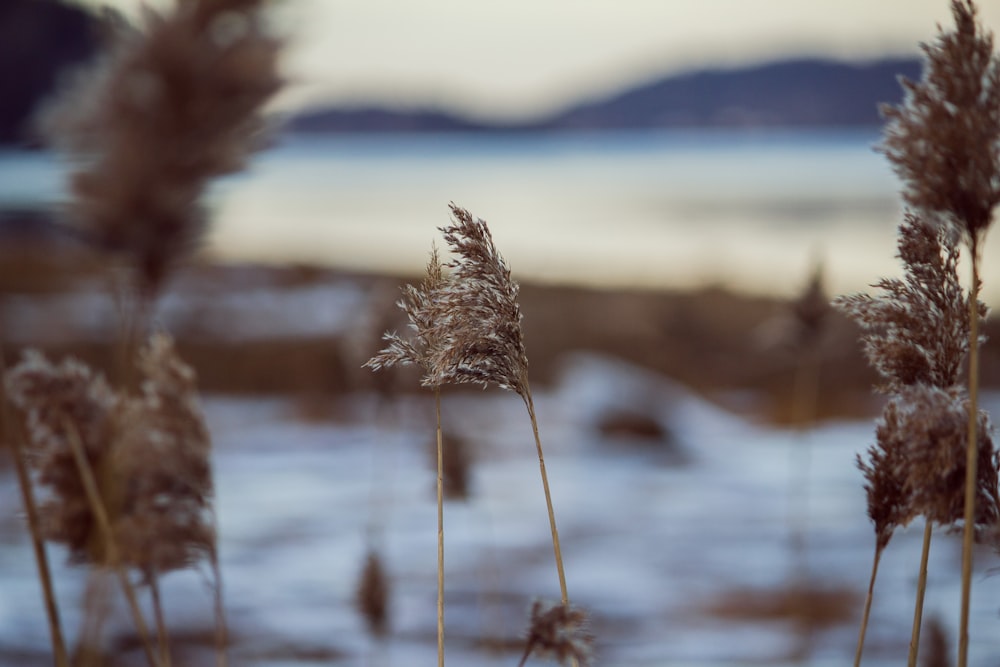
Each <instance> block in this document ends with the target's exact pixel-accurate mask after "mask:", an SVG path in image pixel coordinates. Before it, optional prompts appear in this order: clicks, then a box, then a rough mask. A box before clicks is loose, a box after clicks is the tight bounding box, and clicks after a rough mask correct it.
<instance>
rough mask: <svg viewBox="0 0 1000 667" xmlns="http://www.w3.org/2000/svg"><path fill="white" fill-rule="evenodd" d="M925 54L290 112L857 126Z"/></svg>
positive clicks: (632, 125)
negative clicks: (534, 107)
mask: <svg viewBox="0 0 1000 667" xmlns="http://www.w3.org/2000/svg"><path fill="white" fill-rule="evenodd" d="M920 66H921V65H920V60H918V59H916V58H893V59H885V60H878V61H874V62H870V63H865V64H853V63H844V62H837V61H830V60H821V59H796V60H785V61H779V62H773V63H768V64H764V65H756V66H751V67H744V68H738V69H706V70H699V71H694V72H688V73H683V74H679V75H673V76H668V77H665V78H662V79H659V80H656V81H652V82H650V83H646V84H642V85H640V86H637V87H634V88H630V89H628V90H625V91H623V92H620V93H617V94H614V95H611V96H608V97H606V98H604V99H600V100H596V101H590V102H585V103H582V104H579V105H575V106H572V107H570V108H568V109H566V110H564V111H560V112H558V113H556V114H554V115H552V116H551V117H549V118H544V119H541V120H538V121H534V122H530V123H523V124H512V125H502V124H490V123H487V122H477V121H472V120H469V119H465V118H462V117H460V116H458V115H455V114H452V113H449V112H447V111H444V110H440V109H435V110H431V109H412V110H407V109H386V108H379V107H374V106H373V107H366V108H360V107H359V108H352V109H338V108H328V109H320V110H314V111H310V112H307V113H304V114H301V115H299V116H297V117H295V118H293V119H291V121H290V127H291V129H292V130H295V131H306V132H452V131H462V132H496V131H541V130H613V129H637V128H671V127H701V128H708V127H849V126H865V125H878V124H879V123H880V122H881V119H880V116H879V111H878V107H879V105H880V104H883V103H892V104H896V103H898V102H899V101H900V100H901V99H902V95H903V90H902V87H901V86H900V85H899V77H900V76H905V77H907V78H910V79H916V78H919V76H920Z"/></svg>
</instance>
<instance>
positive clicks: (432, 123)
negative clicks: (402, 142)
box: [287, 107, 492, 133]
mask: <svg viewBox="0 0 1000 667" xmlns="http://www.w3.org/2000/svg"><path fill="white" fill-rule="evenodd" d="M287 127H288V129H290V130H292V131H293V132H373V133H374V132H380V133H397V132H483V131H488V130H490V129H491V128H492V126H490V125H488V124H484V123H476V122H473V121H471V120H466V119H464V118H461V117H460V116H457V115H452V114H449V113H448V112H445V111H436V110H425V109H421V110H400V109H384V108H381V107H356V108H349V109H322V110H319V111H312V112H308V113H304V114H300V115H297V116H294V117H292V118H291V119H290V120H289V122H288V124H287Z"/></svg>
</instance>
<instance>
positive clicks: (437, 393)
mask: <svg viewBox="0 0 1000 667" xmlns="http://www.w3.org/2000/svg"><path fill="white" fill-rule="evenodd" d="M434 407H435V410H436V412H437V513H438V516H437V519H438V536H437V537H438V539H437V556H438V559H437V577H438V581H437V584H438V599H437V639H438V667H444V440H443V438H442V436H441V387H434Z"/></svg>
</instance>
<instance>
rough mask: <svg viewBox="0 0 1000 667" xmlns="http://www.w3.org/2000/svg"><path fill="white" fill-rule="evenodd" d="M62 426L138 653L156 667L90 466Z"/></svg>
mask: <svg viewBox="0 0 1000 667" xmlns="http://www.w3.org/2000/svg"><path fill="white" fill-rule="evenodd" d="M64 426H65V428H66V432H67V434H68V436H67V440H69V445H70V449H72V450H73V458H74V459H75V460H76V466H77V470H78V471H79V473H80V480H81V481H82V482H83V488H84V490H85V492H86V494H87V500H88V502H89V503H90V511H91V512H93V514H94V519H95V520H96V522H97V524H98V526H99V527H100V530H101V532H102V533H103V535H104V547H105V549H106V551H107V556H108V561H109V562H110V564H111V566H112V567H113V568H114V570H115V572H116V574H117V575H118V580H119V582H120V583H121V586H122V591H124V593H125V598H126V600H127V601H128V605H129V610H130V611H131V613H132V618H133V620H134V621H135V627H136V631H137V632H138V633H139V639H140V641H141V644H142V649H143V651H144V652H145V654H146V659H147V660H148V661H149V664H150V665H151V666H152V667H157V666H158V664H159V663H158V662H157V660H156V656H155V654H154V651H153V646H152V644H151V642H150V640H149V628H148V626H147V625H146V621H145V620H144V619H143V617H142V611H141V610H140V609H139V601H138V600H137V599H136V596H135V589H134V588H133V587H132V584H131V582H129V580H128V576H127V575H126V574H125V569H124V568H123V567H122V564H121V559H120V558H119V557H118V547H117V545H116V544H115V540H114V534H113V533H112V531H111V521H110V519H109V518H108V513H107V511H106V510H105V508H104V503H103V502H102V501H101V494H100V490H99V489H98V487H97V480H96V479H94V472H93V470H91V468H90V464H89V463H88V462H87V457H86V455H84V453H83V445H82V443H81V442H80V436H79V434H78V433H77V432H76V429H75V428H74V427H73V425H72V424H70V423H69V422H68V421H66V422H64Z"/></svg>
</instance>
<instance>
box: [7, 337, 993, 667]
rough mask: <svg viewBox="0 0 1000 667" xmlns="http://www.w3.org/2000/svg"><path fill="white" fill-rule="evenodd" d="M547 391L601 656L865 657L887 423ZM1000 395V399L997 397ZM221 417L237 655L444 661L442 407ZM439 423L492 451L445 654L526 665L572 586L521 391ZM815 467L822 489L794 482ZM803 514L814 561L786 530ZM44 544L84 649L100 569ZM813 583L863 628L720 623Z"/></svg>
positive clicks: (453, 550)
mask: <svg viewBox="0 0 1000 667" xmlns="http://www.w3.org/2000/svg"><path fill="white" fill-rule="evenodd" d="M535 398H536V406H537V410H538V417H539V423H540V430H541V436H542V440H543V442H544V444H545V447H546V466H547V469H548V472H549V475H550V482H551V486H552V496H553V501H554V504H555V511H556V518H557V521H558V524H559V530H560V537H561V540H562V551H563V555H564V559H565V564H566V575H567V580H568V587H569V593H570V597H571V598H572V599H573V601H574V602H575V603H576V604H579V605H581V606H583V607H586V608H587V609H589V610H590V612H591V615H592V626H593V630H594V632H595V634H596V635H597V655H598V659H597V661H596V664H600V665H621V666H634V667H641V666H645V665H658V666H671V665H676V666H678V667H680V666H685V665H705V666H708V665H711V666H713V667H722V666H725V665H775V666H783V665H793V664H803V665H816V666H825V665H849V664H850V663H851V660H852V659H853V655H854V648H855V642H856V637H857V623H858V620H859V618H860V612H861V603H862V601H863V593H864V590H865V587H866V585H867V581H868V574H869V570H870V566H871V558H872V547H873V542H874V537H873V531H872V529H871V526H870V524H869V522H868V519H867V517H866V515H865V498H864V492H863V490H862V479H861V475H860V473H859V472H858V471H857V470H856V468H855V465H854V455H855V453H856V452H858V451H861V450H863V449H864V448H865V447H866V446H867V445H868V443H869V442H870V441H871V440H872V437H873V427H872V424H871V423H870V422H868V421H864V422H845V423H827V424H825V425H822V426H820V427H818V428H816V429H815V430H813V431H811V432H809V433H807V434H803V433H800V432H797V431H788V430H779V429H775V428H772V427H769V426H762V425H758V424H754V423H750V422H748V421H746V420H744V419H742V418H739V417H736V416H733V415H731V414H728V413H726V412H724V411H721V410H720V409H718V408H716V407H714V406H712V405H709V404H707V403H705V402H703V401H701V400H699V399H698V398H696V397H694V396H692V395H691V394H689V393H687V392H685V391H684V390H683V389H681V388H679V387H678V386H676V385H674V384H672V383H671V382H669V381H668V380H666V379H664V378H661V377H658V376H655V375H652V374H650V373H648V372H646V371H644V370H642V369H638V368H635V367H631V366H627V365H623V364H620V363H618V362H615V361H612V360H609V359H604V358H599V357H594V356H576V357H572V358H571V359H569V360H568V361H567V363H566V365H565V367H564V370H563V373H562V375H561V380H560V381H559V383H558V384H557V385H556V386H555V387H554V388H553V389H552V390H550V391H545V392H540V393H539V394H538V395H536V397H535ZM988 403H990V404H992V405H1000V397H997V396H990V397H988ZM637 406H638V407H639V408H640V409H641V410H643V411H644V412H645V413H646V414H647V415H648V416H650V417H652V418H653V419H655V420H657V421H659V422H660V423H661V424H662V425H663V426H664V428H665V429H666V431H667V432H668V433H669V436H670V437H669V438H664V439H660V440H656V441H642V442H640V441H629V440H626V439H622V438H609V437H605V436H602V435H601V432H600V431H599V430H597V429H596V428H595V426H596V423H597V421H598V420H599V419H600V418H601V416H602V415H605V414H608V413H610V412H612V411H614V410H616V409H618V408H620V407H631V408H636V407H637ZM205 408H206V412H207V415H208V419H209V422H210V425H211V428H212V431H213V435H214V440H215V446H216V452H215V454H216V456H215V464H216V476H217V485H218V510H219V517H220V524H221V551H222V572H223V577H224V582H225V599H226V606H227V609H228V613H229V620H230V624H231V626H232V632H233V636H234V642H235V644H234V646H233V648H232V651H231V658H232V660H231V664H234V665H268V666H271V667H278V666H284V665H306V664H336V665H352V666H353V665H358V666H361V665H394V666H407V667H408V666H410V665H430V664H434V661H435V660H436V658H435V655H436V636H435V632H436V630H435V627H436V626H435V622H436V619H435V611H434V606H435V599H436V598H435V595H436V578H435V577H436V575H435V566H436V509H435V503H434V491H433V480H434V473H433V472H432V470H431V468H430V465H429V464H430V458H429V455H428V451H427V448H428V446H429V443H430V442H431V441H432V438H433V421H432V420H433V404H432V402H431V400H430V399H429V398H423V397H410V398H407V399H403V400H402V401H401V402H399V403H397V404H394V406H392V407H391V408H389V409H385V408H383V409H382V410H381V411H378V410H377V409H376V399H375V398H374V397H372V396H353V397H348V398H345V399H343V402H342V404H341V405H339V406H338V407H337V410H336V414H337V415H338V418H337V419H336V420H332V421H303V419H302V418H301V414H300V411H298V410H297V407H296V405H295V403H294V401H292V400H286V399H256V400H249V399H239V400H237V399H231V398H225V397H211V398H209V399H208V400H207V401H206V405H205ZM376 414H378V415H380V416H379V418H378V419H376V417H375V415H376ZM444 428H445V431H446V435H447V433H448V432H452V433H455V434H459V435H461V436H462V437H464V438H465V439H466V440H467V441H469V443H470V444H471V445H472V446H473V448H474V450H475V457H476V462H475V464H474V466H473V469H472V490H471V496H470V498H469V499H468V500H466V501H450V502H449V503H448V504H447V506H446V508H445V539H446V553H445V560H446V565H445V567H446V573H447V574H446V624H447V628H446V641H447V654H446V656H447V661H448V663H449V664H456V665H471V664H475V665H484V666H492V665H498V666H499V665H506V666H511V665H515V664H516V663H517V660H518V659H519V657H520V646H519V645H518V644H517V640H518V638H519V637H520V636H521V635H522V633H523V631H524V629H525V628H524V624H525V620H526V615H527V609H528V607H529V605H530V603H531V601H532V600H533V599H535V598H537V597H542V598H550V599H555V598H558V591H559V589H558V583H557V579H556V571H555V567H554V564H553V558H552V548H551V542H550V537H549V531H548V520H547V517H546V512H545V505H544V500H543V495H542V489H541V484H540V480H539V473H538V463H537V459H536V457H535V451H534V443H533V439H532V434H531V428H530V423H529V421H528V417H527V414H526V411H525V410H524V406H523V404H522V403H521V401H520V400H519V399H518V397H517V396H515V395H512V394H507V393H502V392H498V391H493V390H491V391H487V392H483V393H478V392H471V393H464V394H460V395H456V396H453V397H447V398H446V401H445V404H444ZM802 448H807V451H808V456H807V457H806V456H801V454H802V451H803V450H802ZM803 462H805V464H807V476H806V478H805V481H806V483H805V484H799V485H798V486H796V485H795V484H793V482H792V479H793V478H798V479H801V471H802V470H803ZM797 489H799V490H801V489H806V490H807V494H806V495H803V494H802V493H801V491H799V490H797ZM0 508H2V509H0V662H3V661H4V660H9V661H10V662H9V663H8V664H12V665H14V664H25V665H35V664H38V665H41V664H46V662H47V655H48V637H47V629H46V624H45V621H44V615H43V611H42V605H41V597H40V593H39V590H38V584H37V580H36V578H35V575H34V563H33V561H32V558H31V553H30V549H29V545H28V541H27V539H26V537H25V533H24V531H23V529H22V528H21V523H20V518H19V515H18V513H19V508H20V503H19V500H18V496H17V490H16V484H15V482H14V479H13V475H12V474H11V473H10V472H9V471H6V470H5V471H4V472H2V473H0ZM802 516H806V517H807V519H808V520H807V524H806V525H807V531H806V534H805V544H806V549H805V551H804V554H802V555H801V556H799V555H796V551H795V550H794V549H793V548H792V546H791V544H792V541H791V539H790V536H791V533H792V526H793V525H795V524H794V522H795V520H796V518H797V517H802ZM371 525H375V526H377V529H376V530H374V531H370V530H369V527H370V526H371ZM921 533H922V525H914V526H912V527H910V528H909V529H908V530H907V531H904V532H901V533H898V534H897V535H896V536H895V538H894V539H893V541H892V543H891V544H890V545H889V548H888V549H887V551H886V553H885V555H884V557H883V560H882V565H881V571H880V577H879V580H878V583H877V586H876V594H875V602H874V607H873V610H872V621H871V627H870V630H869V639H868V643H867V648H866V652H865V656H866V659H865V662H864V664H866V665H871V666H872V667H879V666H883V665H884V666H888V665H893V666H896V665H899V664H901V663H902V662H903V660H905V657H904V656H905V655H906V647H907V643H908V641H909V633H910V623H911V615H912V605H913V594H914V590H915V580H916V573H917V566H918V561H919V552H920V538H921ZM369 536H374V537H372V540H373V541H374V542H375V543H376V544H377V545H378V546H379V547H380V549H381V553H382V555H383V557H384V559H385V564H386V566H387V567H388V569H389V572H390V574H391V577H392V598H391V612H390V613H391V631H390V633H389V635H388V636H387V637H386V638H385V639H384V640H381V641H376V640H373V639H371V638H370V637H369V636H368V634H367V633H366V630H365V625H364V622H363V620H362V619H361V618H360V617H359V616H358V614H357V613H356V611H355V609H354V607H353V595H354V588H355V585H356V581H357V575H358V572H359V571H360V567H361V564H362V558H363V555H364V552H365V548H366V543H367V541H368V538H369ZM50 554H51V556H52V559H53V561H54V562H55V563H56V566H57V567H56V582H57V588H58V591H59V596H60V600H61V602H62V609H63V611H64V616H65V619H64V620H65V625H66V627H67V629H68V632H69V633H70V634H71V636H72V635H74V634H75V633H76V631H77V628H78V625H79V621H80V619H79V613H78V611H77V609H78V602H79V599H80V595H81V592H82V588H83V582H84V578H83V576H82V573H81V572H80V571H79V570H78V569H74V568H69V567H67V566H65V564H64V563H63V561H64V556H65V554H64V552H62V551H61V550H60V549H52V550H51V551H50ZM959 556H960V549H959V545H958V541H957V540H956V539H954V538H950V537H947V536H944V535H941V536H938V537H937V539H936V541H935V543H934V545H933V547H932V553H931V566H930V579H929V584H928V591H927V600H926V609H925V618H930V617H939V618H940V619H941V621H942V622H943V623H944V625H945V628H946V631H947V633H948V635H949V637H950V639H951V641H952V642H953V641H954V638H955V637H956V635H957V628H956V625H957V609H958V596H959V587H958V578H959V567H960V565H959ZM997 564H998V563H997V560H996V557H995V556H994V555H992V554H990V553H988V552H985V551H984V552H982V554H981V555H980V556H979V557H978V561H977V566H978V567H977V574H976V578H975V582H974V595H973V612H972V627H971V635H972V644H971V651H970V654H971V661H970V665H973V666H975V667H987V666H990V667H995V665H996V664H997V662H998V660H1000V576H997V577H994V576H990V575H989V574H988V570H989V569H990V568H991V567H994V566H996V565H997ZM797 571H805V572H807V573H808V581H809V583H810V584H811V585H812V586H815V587H816V588H817V590H819V591H842V592H844V591H846V592H847V593H848V594H852V595H854V596H855V599H856V604H855V605H854V606H853V607H852V608H851V609H852V610H851V612H850V613H849V614H848V615H847V618H845V619H844V620H843V621H842V622H837V623H833V624H830V625H827V626H825V627H822V628H819V629H816V628H814V629H813V630H812V631H810V632H808V633H805V632H804V631H803V630H802V628H801V626H797V625H796V624H795V623H794V622H792V621H791V620H789V619H784V620H783V619H781V618H778V619H773V618H772V619H768V618H765V615H764V614H759V615H756V614H752V613H751V614H747V615H745V616H743V617H740V616H739V615H737V616H735V617H734V616H733V615H724V614H719V613H715V612H714V611H713V610H716V609H717V608H718V607H719V605H720V604H721V603H722V602H723V601H725V600H728V599H731V598H732V596H733V595H734V594H737V593H740V592H747V591H757V592H763V594H765V595H766V594H767V592H768V591H770V592H775V591H780V590H783V589H785V588H786V587H787V586H789V585H790V584H791V583H792V581H793V576H794V573H795V572H797ZM164 596H165V599H166V604H167V614H168V620H169V624H170V627H171V629H172V630H173V632H174V634H175V635H177V636H183V635H185V634H186V633H193V632H195V631H197V630H199V629H203V628H205V627H207V626H209V624H210V623H211V618H212V617H211V599H210V596H209V593H208V592H207V590H206V588H205V586H204V585H203V582H202V579H201V578H200V577H199V576H197V575H195V574H193V573H177V574H172V575H169V576H168V577H167V579H166V581H165V590H164ZM119 606H121V605H119ZM129 632H130V622H129V620H128V617H127V616H126V615H125V614H124V612H123V611H119V612H118V613H116V615H115V618H114V622H113V623H112V624H111V626H110V627H109V628H107V630H106V633H105V636H106V637H108V640H109V642H113V641H115V638H116V637H121V636H122V635H125V634H128V633H129ZM497 646H503V647H504V648H503V650H497V649H496V647H497ZM181 650H182V653H181V655H182V656H183V657H182V658H178V660H177V662H178V664H185V665H186V664H192V665H200V664H211V655H210V652H209V651H208V650H205V649H197V648H188V649H181ZM184 650H186V651H187V652H186V653H185V652H183V651H184ZM13 656H18V657H17V659H16V660H15V659H14V657H13ZM131 657H132V658H138V655H137V654H136V653H135V652H133V653H132V654H131ZM129 664H139V663H138V662H136V661H135V660H133V661H131V662H129ZM529 664H542V663H539V662H530V663H529Z"/></svg>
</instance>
